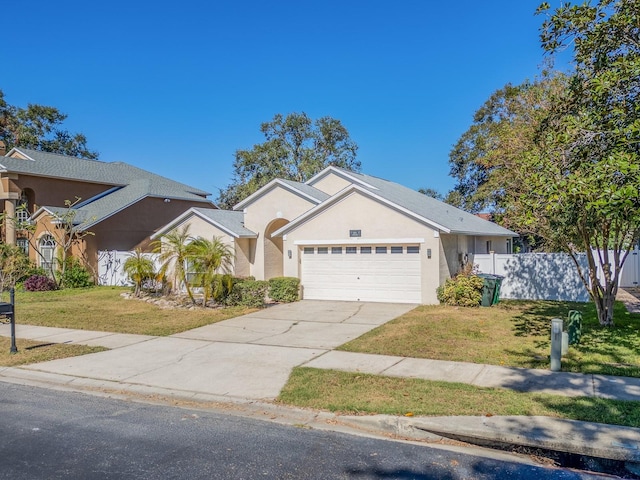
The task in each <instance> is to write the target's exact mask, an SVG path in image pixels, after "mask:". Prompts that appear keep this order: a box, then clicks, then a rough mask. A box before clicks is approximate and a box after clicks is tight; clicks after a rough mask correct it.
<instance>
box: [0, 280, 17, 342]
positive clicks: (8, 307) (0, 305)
mask: <svg viewBox="0 0 640 480" xmlns="http://www.w3.org/2000/svg"><path fill="white" fill-rule="evenodd" d="M9 298H10V301H9V303H6V302H0V316H4V317H6V318H8V319H9V323H10V325H11V349H10V350H9V351H10V352H11V353H18V348H17V347H16V310H15V308H16V307H15V305H16V291H15V289H13V288H12V289H11V290H10V291H9Z"/></svg>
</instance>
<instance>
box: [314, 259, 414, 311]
mask: <svg viewBox="0 0 640 480" xmlns="http://www.w3.org/2000/svg"><path fill="white" fill-rule="evenodd" d="M344 250H346V249H345V248H344V247H343V251H344ZM403 252H406V248H404V249H403ZM421 278H422V277H421V265H420V256H419V255H417V254H407V253H402V254H389V253H388V254H376V253H371V254H360V253H358V254H346V253H342V254H332V253H329V254H317V253H314V254H303V255H302V286H303V292H304V298H307V299H317V300H352V301H358V300H359V301H374V302H375V301H378V302H402V303H421V298H422V288H421Z"/></svg>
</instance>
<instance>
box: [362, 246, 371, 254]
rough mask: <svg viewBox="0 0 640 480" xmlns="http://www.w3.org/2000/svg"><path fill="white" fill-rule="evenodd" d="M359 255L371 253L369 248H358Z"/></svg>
mask: <svg viewBox="0 0 640 480" xmlns="http://www.w3.org/2000/svg"><path fill="white" fill-rule="evenodd" d="M360 253H371V247H360Z"/></svg>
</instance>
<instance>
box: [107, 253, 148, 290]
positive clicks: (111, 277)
mask: <svg viewBox="0 0 640 480" xmlns="http://www.w3.org/2000/svg"><path fill="white" fill-rule="evenodd" d="M131 255H133V252H123V251H119V250H105V251H100V252H98V285H109V286H125V285H132V283H131V282H130V281H129V278H128V277H127V275H126V274H125V273H124V269H123V268H122V266H123V265H124V262H125V261H126V260H127V258H129V257H130V256H131ZM143 255H144V256H145V257H147V258H150V259H151V260H153V261H154V263H155V264H156V270H157V269H159V268H160V262H159V261H158V254H157V253H145V254H143Z"/></svg>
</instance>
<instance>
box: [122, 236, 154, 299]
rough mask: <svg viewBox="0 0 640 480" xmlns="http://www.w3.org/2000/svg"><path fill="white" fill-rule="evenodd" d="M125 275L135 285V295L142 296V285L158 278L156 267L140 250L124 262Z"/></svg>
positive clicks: (136, 250)
mask: <svg viewBox="0 0 640 480" xmlns="http://www.w3.org/2000/svg"><path fill="white" fill-rule="evenodd" d="M122 268H123V270H124V273H126V274H127V276H128V277H129V278H130V279H131V281H132V282H133V284H134V285H135V290H134V295H135V296H136V297H139V296H140V292H141V291H142V284H143V283H144V282H145V281H148V280H153V279H154V278H155V277H156V267H155V265H154V263H153V260H151V259H150V258H149V257H146V256H145V255H144V254H143V253H142V251H141V250H140V249H139V248H136V249H135V251H134V252H133V253H132V254H131V255H130V256H129V257H128V258H127V259H126V260H125V261H124V264H123V265H122Z"/></svg>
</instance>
